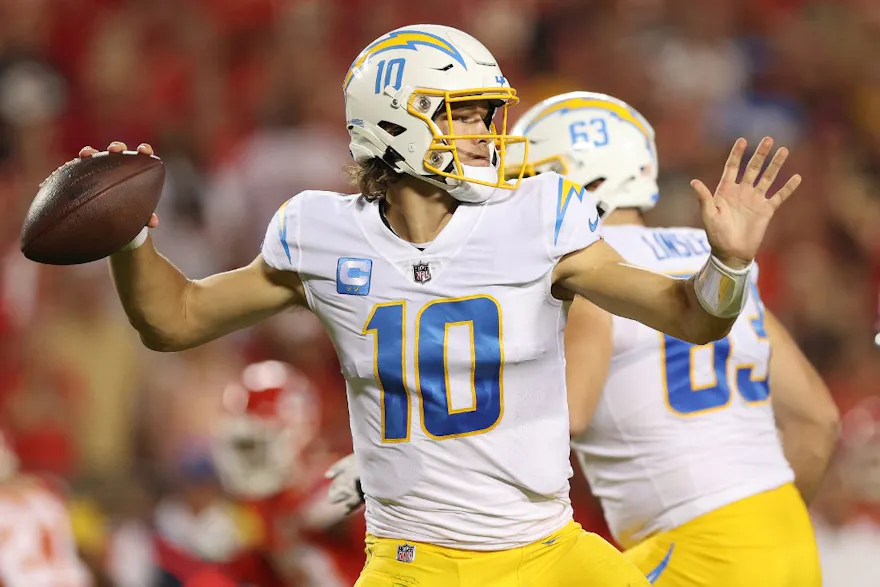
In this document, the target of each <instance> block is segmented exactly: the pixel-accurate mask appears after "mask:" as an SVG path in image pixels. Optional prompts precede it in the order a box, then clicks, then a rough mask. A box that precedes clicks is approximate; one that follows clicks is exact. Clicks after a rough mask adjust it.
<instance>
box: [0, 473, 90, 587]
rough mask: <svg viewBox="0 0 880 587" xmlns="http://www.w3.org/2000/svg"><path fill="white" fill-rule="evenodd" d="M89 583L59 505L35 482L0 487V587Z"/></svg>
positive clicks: (83, 585)
mask: <svg viewBox="0 0 880 587" xmlns="http://www.w3.org/2000/svg"><path fill="white" fill-rule="evenodd" d="M91 584H92V581H91V578H90V577H89V573H88V571H87V570H86V567H85V565H84V564H83V563H82V561H80V559H79V557H78V555H77V550H76V542H75V541H74V537H73V531H72V530H71V527H70V518H69V516H68V514H67V509H66V508H65V506H64V503H62V501H61V500H60V499H59V498H58V497H57V496H56V495H55V494H54V493H52V492H50V491H49V490H48V489H46V488H45V487H43V486H42V485H41V484H39V483H37V482H30V481H28V482H22V483H15V484H7V485H5V486H2V487H0V585H4V586H5V587H54V586H56V585H69V586H70V587H88V586H89V585H91Z"/></svg>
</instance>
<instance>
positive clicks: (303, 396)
mask: <svg viewBox="0 0 880 587" xmlns="http://www.w3.org/2000/svg"><path fill="white" fill-rule="evenodd" d="M223 407H224V412H225V415H224V417H223V418H222V419H221V421H220V423H219V426H218V428H217V433H216V437H215V442H214V447H213V448H214V451H213V453H214V454H213V456H214V462H215V464H216V467H217V474H218V477H219V478H220V482H221V483H222V484H223V486H224V488H226V489H227V490H228V491H229V492H230V493H232V494H234V495H236V496H238V497H243V498H247V499H261V498H264V497H269V496H272V495H275V494H277V493H279V492H280V491H282V490H283V489H284V488H285V487H286V486H287V484H288V483H290V482H291V481H292V475H293V473H294V471H295V469H296V464H297V462H298V460H299V458H300V457H301V455H302V453H303V451H304V450H305V448H306V447H307V446H308V445H309V444H310V443H311V442H312V441H313V440H314V439H315V436H316V435H317V432H318V427H319V424H320V423H319V410H318V404H317V395H316V393H315V392H314V391H313V389H312V385H311V383H310V382H309V380H308V379H306V377H305V376H303V375H302V374H300V373H299V372H297V371H296V370H295V369H294V368H293V367H291V366H290V365H288V364H286V363H281V362H278V361H264V362H262V363H254V364H252V365H249V366H248V367H246V368H245V369H244V371H243V372H242V375H241V381H236V382H233V383H231V384H230V385H229V386H228V387H227V388H226V391H225V392H224V394H223Z"/></svg>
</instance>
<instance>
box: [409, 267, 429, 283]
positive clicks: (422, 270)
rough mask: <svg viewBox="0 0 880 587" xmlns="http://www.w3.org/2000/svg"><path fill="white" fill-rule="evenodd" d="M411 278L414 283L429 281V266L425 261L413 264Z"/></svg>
mask: <svg viewBox="0 0 880 587" xmlns="http://www.w3.org/2000/svg"><path fill="white" fill-rule="evenodd" d="M413 279H415V280H416V283H426V282H428V281H431V268H430V267H429V266H428V264H427V263H421V262H419V263H416V264H415V265H413Z"/></svg>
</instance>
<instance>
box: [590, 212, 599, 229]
mask: <svg viewBox="0 0 880 587" xmlns="http://www.w3.org/2000/svg"><path fill="white" fill-rule="evenodd" d="M597 228H599V216H598V215H597V216H596V219H595V220H590V232H596V229H597Z"/></svg>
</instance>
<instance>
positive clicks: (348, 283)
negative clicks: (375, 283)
mask: <svg viewBox="0 0 880 587" xmlns="http://www.w3.org/2000/svg"><path fill="white" fill-rule="evenodd" d="M372 272H373V261H372V259H362V258H360V257H339V262H338V263H337V264H336V293H339V294H344V295H349V296H365V295H369V293H370V281H371V279H372Z"/></svg>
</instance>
